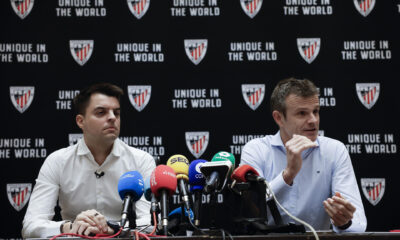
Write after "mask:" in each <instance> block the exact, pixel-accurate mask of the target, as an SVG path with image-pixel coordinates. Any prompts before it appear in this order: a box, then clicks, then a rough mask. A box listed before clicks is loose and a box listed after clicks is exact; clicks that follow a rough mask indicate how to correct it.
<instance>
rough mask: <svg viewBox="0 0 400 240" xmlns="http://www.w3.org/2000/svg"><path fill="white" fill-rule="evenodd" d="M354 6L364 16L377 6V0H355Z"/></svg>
mask: <svg viewBox="0 0 400 240" xmlns="http://www.w3.org/2000/svg"><path fill="white" fill-rule="evenodd" d="M354 6H356V9H357V10H358V12H359V13H360V14H361V15H363V16H364V17H366V16H368V14H370V12H371V11H372V9H374V6H375V0H354Z"/></svg>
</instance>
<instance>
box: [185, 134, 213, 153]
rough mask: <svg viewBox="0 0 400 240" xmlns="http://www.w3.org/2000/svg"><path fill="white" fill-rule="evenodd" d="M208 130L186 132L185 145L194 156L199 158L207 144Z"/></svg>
mask: <svg viewBox="0 0 400 240" xmlns="http://www.w3.org/2000/svg"><path fill="white" fill-rule="evenodd" d="M209 136H210V133H209V132H186V133H185V138H186V146H187V147H188V148H189V151H190V152H191V153H192V154H193V156H194V157H195V158H199V157H200V156H201V155H202V154H203V153H204V152H205V151H206V148H207V145H208V139H209Z"/></svg>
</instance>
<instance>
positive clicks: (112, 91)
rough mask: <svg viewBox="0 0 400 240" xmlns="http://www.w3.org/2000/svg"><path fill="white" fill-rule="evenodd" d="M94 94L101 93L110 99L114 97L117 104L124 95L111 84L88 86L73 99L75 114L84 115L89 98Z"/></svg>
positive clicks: (118, 88)
mask: <svg viewBox="0 0 400 240" xmlns="http://www.w3.org/2000/svg"><path fill="white" fill-rule="evenodd" d="M95 93H101V94H104V95H107V96H110V97H115V98H117V99H118V102H119V103H120V102H121V96H123V95H124V91H123V90H122V89H121V88H120V87H118V86H116V85H114V84H111V83H96V84H93V85H90V86H88V87H86V88H84V89H83V90H81V91H80V92H79V94H78V95H76V96H75V97H74V107H75V112H76V114H82V115H85V111H86V108H87V106H88V105H89V100H90V97H91V96H92V95H93V94H95Z"/></svg>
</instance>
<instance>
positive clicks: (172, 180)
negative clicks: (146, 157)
mask: <svg viewBox="0 0 400 240" xmlns="http://www.w3.org/2000/svg"><path fill="white" fill-rule="evenodd" d="M176 185H177V180H176V174H175V171H174V169H172V168H171V167H169V166H166V165H158V166H157V167H156V168H155V169H154V171H153V172H152V173H151V176H150V188H151V192H152V193H154V196H156V197H157V198H158V197H159V196H160V190H161V189H166V190H167V191H168V195H169V196H171V195H173V194H174V193H175V191H176Z"/></svg>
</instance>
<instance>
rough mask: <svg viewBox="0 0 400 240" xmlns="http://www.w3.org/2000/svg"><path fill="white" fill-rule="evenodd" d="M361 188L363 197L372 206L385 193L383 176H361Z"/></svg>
mask: <svg viewBox="0 0 400 240" xmlns="http://www.w3.org/2000/svg"><path fill="white" fill-rule="evenodd" d="M361 188H362V191H363V193H364V196H365V198H366V199H367V200H368V201H369V202H370V203H371V204H372V205H374V206H376V204H378V203H379V201H380V200H381V199H382V197H383V194H384V193H385V179H384V178H361Z"/></svg>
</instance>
